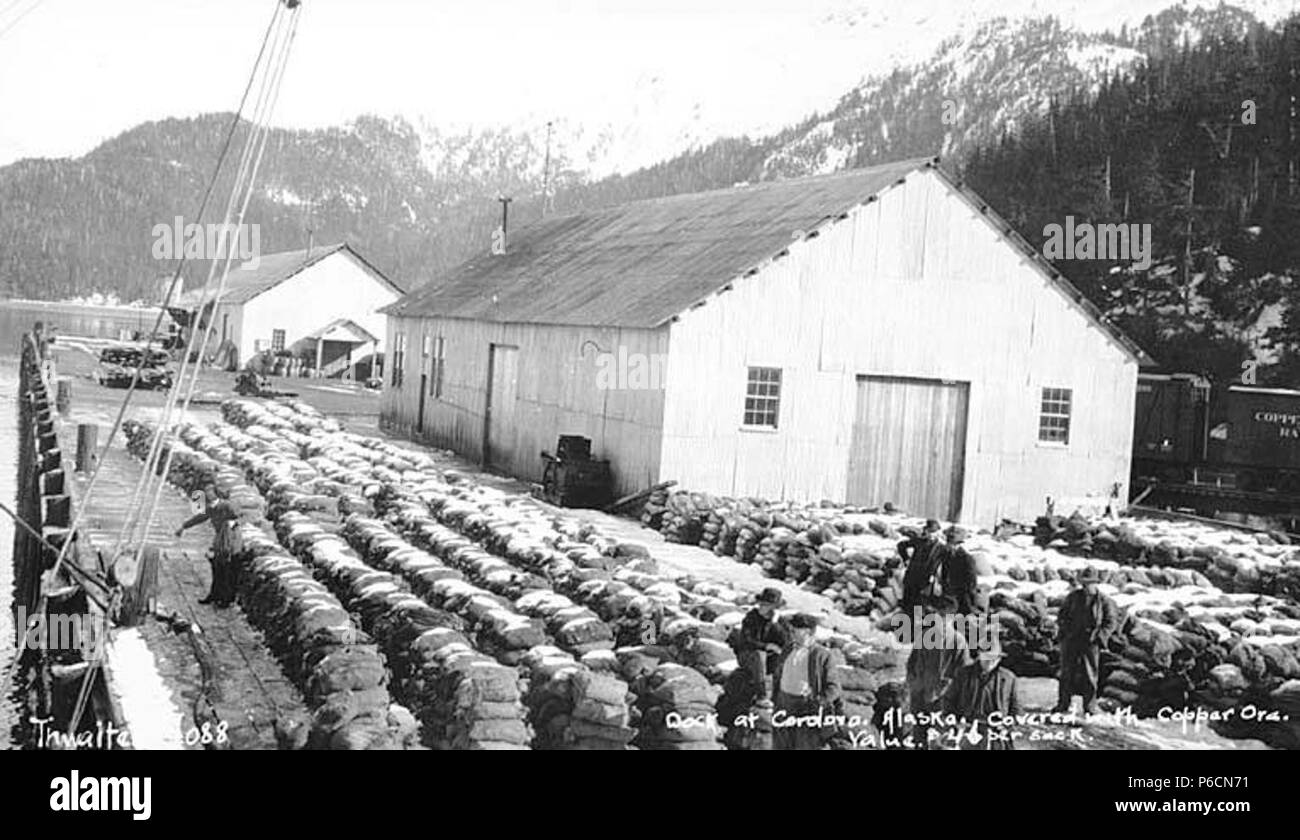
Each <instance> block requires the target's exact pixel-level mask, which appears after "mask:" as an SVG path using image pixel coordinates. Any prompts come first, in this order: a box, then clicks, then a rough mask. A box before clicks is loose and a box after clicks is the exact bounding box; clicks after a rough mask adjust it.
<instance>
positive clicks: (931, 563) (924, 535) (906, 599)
mask: <svg viewBox="0 0 1300 840" xmlns="http://www.w3.org/2000/svg"><path fill="white" fill-rule="evenodd" d="M939 531H940V525H939V522H938V521H937V520H934V519H927V520H926V521H925V529H924V530H923V531H920V532H916V531H913V532H912V533H911V534H909V535H908V538H907V539H905V540H903V541H902V542H900V543H899V544H898V556H899V557H901V558H902V559H903V563H904V565H905V567H906V569H907V571H905V572H904V573H903V598H902V600H901V601H900V602H899V606H900V607H901V608H902V610H903V612H904V613H906V614H907V615H911V614H912V609H913V608H914V607H919V606H928V605H929V604H928V600H929V598H930V597H931V596H932V595H935V594H937V593H934V592H932V591H930V590H931V589H932V583H934V582H935V581H934V578H935V571H936V569H937V563H936V561H937V560H938V559H939V558H938V553H937V549H938V548H939Z"/></svg>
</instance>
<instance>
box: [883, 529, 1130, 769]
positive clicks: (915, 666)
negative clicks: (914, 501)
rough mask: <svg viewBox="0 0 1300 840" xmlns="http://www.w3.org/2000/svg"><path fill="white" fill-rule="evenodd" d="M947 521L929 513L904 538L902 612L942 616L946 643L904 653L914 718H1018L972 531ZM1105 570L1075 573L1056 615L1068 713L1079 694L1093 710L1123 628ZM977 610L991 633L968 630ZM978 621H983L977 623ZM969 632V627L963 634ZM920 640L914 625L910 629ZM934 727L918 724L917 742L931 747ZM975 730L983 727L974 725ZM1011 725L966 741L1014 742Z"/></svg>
mask: <svg viewBox="0 0 1300 840" xmlns="http://www.w3.org/2000/svg"><path fill="white" fill-rule="evenodd" d="M940 532H941V526H940V525H939V523H938V522H936V521H935V520H933V519H931V520H928V521H927V522H926V524H925V527H924V528H923V529H921V530H920V531H916V530H910V531H908V532H907V539H905V540H903V541H902V542H901V543H899V546H898V554H899V557H900V558H901V559H902V561H903V563H904V564H905V566H906V568H905V570H904V574H903V596H902V598H901V600H900V604H899V605H900V607H902V608H903V610H904V614H905V615H907V616H909V617H912V616H919V617H921V618H922V619H925V618H926V617H928V616H933V618H931V619H930V620H931V621H932V622H936V623H937V628H938V631H939V632H938V633H936V634H934V635H935V637H936V638H937V639H938V640H940V643H939V644H932V643H927V644H923V645H919V644H914V645H913V649H912V651H911V654H910V655H909V657H908V661H907V703H908V709H907V710H908V711H909V712H911V713H912V715H913V719H921V720H927V719H928V718H929V717H930V716H931V715H933V714H935V713H944V714H951V715H955V716H957V717H958V718H959V719H962V720H965V721H988V720H989V717H990V716H991V715H994V714H1000V715H1002V716H1014V715H1016V714H1018V713H1019V712H1020V708H1019V701H1018V699H1017V687H1016V677H1015V674H1014V673H1012V672H1011V670H1010V669H1008V668H1005V667H1003V666H1002V664H1001V662H1002V656H1003V653H1002V646H1001V643H1000V641H999V638H998V631H999V629H1000V628H999V627H998V626H997V625H996V622H997V619H996V617H994V616H991V615H988V605H987V600H986V599H985V598H984V596H983V595H982V594H981V593H980V592H979V589H978V587H977V585H976V580H977V572H976V565H975V560H974V558H973V557H972V556H971V555H970V553H969V552H968V551H966V549H965V548H963V547H962V543H963V542H965V540H966V536H967V535H966V532H965V531H964V530H963V529H962V528H960V527H958V526H952V527H950V528H948V529H947V531H946V532H943V537H942V538H941V536H940ZM1099 583H1100V576H1099V574H1098V573H1097V571H1096V569H1094V568H1092V567H1091V566H1089V567H1085V568H1084V569H1083V570H1082V571H1081V572H1080V574H1079V575H1078V576H1077V579H1076V586H1075V587H1074V588H1073V589H1072V590H1071V591H1070V593H1069V594H1068V595H1067V596H1066V598H1065V602H1064V604H1063V605H1062V607H1061V611H1060V613H1059V615H1058V618H1057V626H1058V631H1057V642H1058V644H1059V646H1060V654H1061V667H1060V673H1059V680H1058V695H1057V704H1056V707H1055V709H1054V711H1056V712H1060V713H1067V712H1069V711H1070V710H1071V706H1072V704H1073V701H1074V697H1075V696H1076V695H1078V696H1081V697H1082V699H1083V709H1084V712H1085V713H1086V714H1094V713H1096V712H1097V687H1098V678H1099V671H1100V661H1101V650H1102V648H1104V647H1105V646H1106V645H1107V644H1108V642H1109V641H1110V638H1111V637H1112V636H1113V635H1114V634H1115V633H1116V632H1117V631H1118V629H1119V624H1120V621H1119V610H1118V608H1117V607H1116V605H1115V602H1114V601H1112V600H1111V599H1110V598H1108V597H1107V596H1106V595H1104V594H1102V592H1101V591H1100V590H1099V589H1098V584H1099ZM963 617H975V618H976V619H979V620H984V621H985V622H986V624H985V628H984V629H986V630H988V631H990V632H986V633H979V634H977V636H976V638H971V634H970V633H969V629H970V628H971V627H972V623H970V622H965V621H960V619H961V618H963ZM975 626H978V621H977V622H976V623H975ZM963 630H965V631H967V632H965V633H963V632H962V631H963ZM912 638H913V639H914V640H916V639H920V638H921V636H920V630H919V628H917V629H916V630H915V631H914V635H913V637H912ZM928 730H929V727H928V726H926V725H923V724H918V725H917V726H916V727H915V729H914V731H913V732H912V741H913V744H914V745H915V746H916V747H917V748H919V749H927V748H929V745H930V742H931V736H930V732H929V731H928ZM976 731H978V730H976ZM1013 744H1014V737H1013V735H1012V733H1009V732H998V731H985V732H983V733H980V735H979V737H978V738H971V739H968V740H964V741H962V746H963V747H967V746H972V747H977V748H980V749H994V750H999V749H1012V748H1013Z"/></svg>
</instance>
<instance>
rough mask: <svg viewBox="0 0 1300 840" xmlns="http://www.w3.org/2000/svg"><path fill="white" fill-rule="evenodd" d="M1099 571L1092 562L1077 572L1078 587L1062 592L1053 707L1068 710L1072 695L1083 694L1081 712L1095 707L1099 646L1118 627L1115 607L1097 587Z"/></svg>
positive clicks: (1099, 579)
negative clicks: (1058, 673) (1058, 666)
mask: <svg viewBox="0 0 1300 840" xmlns="http://www.w3.org/2000/svg"><path fill="white" fill-rule="evenodd" d="M1100 582H1101V574H1100V573H1099V572H1098V571H1097V570H1096V569H1095V568H1093V567H1092V566H1088V567H1086V568H1084V569H1083V571H1082V572H1080V573H1079V587H1078V588H1077V589H1074V590H1072V591H1071V592H1070V594H1069V595H1066V596H1065V603H1064V604H1062V605H1061V612H1060V616H1059V617H1058V618H1057V625H1058V630H1057V639H1058V641H1059V642H1060V645H1061V677H1060V690H1059V695H1058V701H1057V704H1056V711H1058V712H1068V711H1070V705H1071V703H1072V702H1073V701H1074V695H1076V694H1081V695H1083V710H1084V713H1085V714H1093V713H1094V712H1096V711H1097V708H1096V703H1097V700H1096V697H1097V679H1098V676H1099V672H1100V670H1101V649H1102V648H1103V647H1105V646H1106V644H1107V642H1109V641H1110V637H1111V636H1112V635H1114V634H1115V632H1116V631H1118V630H1119V626H1120V616H1119V608H1118V607H1117V606H1116V605H1115V602H1114V601H1112V600H1111V599H1110V598H1107V597H1106V596H1105V595H1103V594H1102V593H1101V591H1100V590H1098V588H1097V584H1099V583H1100Z"/></svg>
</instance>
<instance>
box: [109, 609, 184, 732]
mask: <svg viewBox="0 0 1300 840" xmlns="http://www.w3.org/2000/svg"><path fill="white" fill-rule="evenodd" d="M104 667H105V668H106V670H107V673H108V675H109V676H110V678H109V680H108V684H109V685H110V686H111V687H112V692H113V697H114V699H115V700H116V701H117V703H118V705H119V707H120V708H121V710H122V717H123V718H124V719H125V721H126V728H127V731H128V732H130V733H131V745H132V746H133V747H134V748H135V749H137V750H180V749H184V748H185V740H184V728H185V716H184V715H182V714H181V712H180V710H179V709H177V708H176V706H175V705H174V704H173V703H172V701H171V692H170V691H168V689H167V684H166V683H164V682H163V678H162V675H161V674H159V673H158V665H157V663H156V662H155V661H154V657H153V653H152V652H151V651H150V650H149V647H148V646H147V645H146V644H145V641H144V638H143V637H142V636H141V635H140V631H139V630H138V629H137V628H134V627H128V628H124V629H121V630H118V631H117V632H116V633H115V634H114V636H113V644H112V645H110V646H109V647H108V654H107V662H106V664H105V666H104Z"/></svg>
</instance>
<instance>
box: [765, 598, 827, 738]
mask: <svg viewBox="0 0 1300 840" xmlns="http://www.w3.org/2000/svg"><path fill="white" fill-rule="evenodd" d="M816 630H817V619H816V617H815V616H811V615H807V614H806V613H800V614H799V615H796V616H794V617H793V618H791V619H790V644H789V646H788V647H787V648H786V650H785V652H784V653H782V655H781V658H780V659H779V660H778V661H777V663H776V674H775V676H774V677H773V681H772V687H773V688H772V690H773V693H774V694H775V698H774V703H773V706H774V707H775V711H774V712H773V732H772V749H775V750H820V749H822V747H824V746H825V744H826V742H827V740H828V739H829V738H830V736H831V735H832V734H833V731H834V728H833V727H831V726H822V727H818V726H808V725H800V726H782V725H781V724H782V723H790V722H791V721H793V720H794V719H796V718H800V717H804V716H808V715H816V714H818V713H821V714H823V715H833V714H836V713H837V709H839V707H840V700H841V691H840V678H839V674H838V673H836V670H835V666H836V665H837V664H838V663H837V662H836V660H835V654H834V653H832V652H831V650H830V648H827V647H824V646H823V645H820V644H817V643H816V642H815V641H813V635H814V633H815V632H816ZM778 713H784V714H782V715H781V717H780V718H777V717H776V715H777V714H778Z"/></svg>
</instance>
